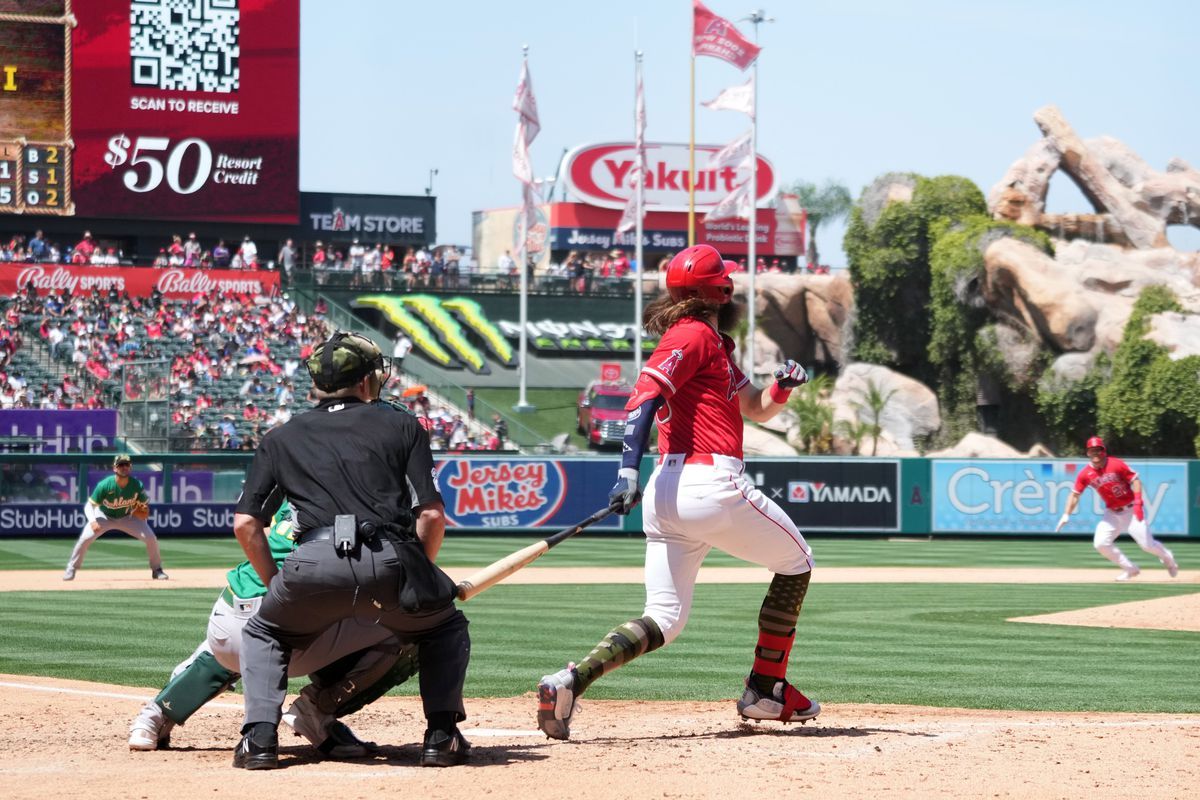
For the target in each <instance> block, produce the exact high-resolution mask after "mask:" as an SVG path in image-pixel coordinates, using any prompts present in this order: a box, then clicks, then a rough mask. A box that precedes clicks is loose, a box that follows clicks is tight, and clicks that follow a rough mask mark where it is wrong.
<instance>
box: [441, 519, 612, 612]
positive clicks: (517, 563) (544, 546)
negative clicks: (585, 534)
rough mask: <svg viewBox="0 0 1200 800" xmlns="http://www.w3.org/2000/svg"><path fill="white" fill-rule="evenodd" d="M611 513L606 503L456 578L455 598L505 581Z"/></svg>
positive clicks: (473, 593) (465, 597)
mask: <svg viewBox="0 0 1200 800" xmlns="http://www.w3.org/2000/svg"><path fill="white" fill-rule="evenodd" d="M613 513H614V512H613V510H612V509H611V508H608V507H607V506H605V507H604V508H602V509H600V510H599V511H596V512H595V513H594V514H592V515H591V516H589V517H588V518H587V519H585V520H583V521H582V522H577V523H575V524H574V525H572V526H571V527H569V528H563V529H562V530H561V531H559V532H558V533H556V534H554V535H552V536H547V537H546V538H545V539H542V540H541V541H540V542H534V543H533V544H531V545H529V546H528V547H523V548H521V549H520V550H518V551H517V552H515V553H512V554H510V555H507V556H505V557H504V558H502V559H500V560H499V561H496V562H494V563H492V564H489V565H487V566H486V567H484V568H483V569H481V570H479V571H478V572H475V573H473V574H471V575H469V576H468V577H467V578H465V579H464V580H462V581H459V584H458V587H457V589H458V599H459V600H464V601H465V600H470V599H471V598H472V597H474V596H475V595H477V594H479V593H480V592H482V591H483V590H484V589H488V588H490V587H492V586H495V585H496V584H497V583H499V582H500V581H502V580H504V579H505V578H507V577H508V576H509V575H512V574H513V573H514V572H516V571H517V570H519V569H521V568H522V567H527V566H529V565H530V564H532V563H533V562H534V561H537V560H538V559H539V558H541V557H542V555H543V554H544V553H545V552H546V551H547V550H549V549H550V548H551V547H554V545H556V544H558V543H559V542H562V541H566V540H567V539H570V538H571V537H572V536H574V535H575V534H577V533H579V532H580V531H581V530H583V529H584V528H586V527H588V526H589V525H594V524H595V523H597V522H599V521H600V520H602V519H606V518H607V517H608V516H609V515H610V514H613Z"/></svg>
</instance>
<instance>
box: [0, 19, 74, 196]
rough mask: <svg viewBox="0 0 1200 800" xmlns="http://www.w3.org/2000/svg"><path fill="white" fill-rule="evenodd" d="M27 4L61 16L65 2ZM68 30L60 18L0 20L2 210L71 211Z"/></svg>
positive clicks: (0, 176)
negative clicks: (66, 86)
mask: <svg viewBox="0 0 1200 800" xmlns="http://www.w3.org/2000/svg"><path fill="white" fill-rule="evenodd" d="M12 5H13V3H11V2H0V20H2V19H3V18H4V17H5V16H7V15H9V14H12V11H11V8H10V7H11V6H12ZM30 5H33V6H34V7H35V8H36V10H39V11H43V12H48V13H51V14H52V13H53V12H55V11H57V12H58V13H59V14H60V15H61V13H62V10H63V6H64V3H63V2H62V0H59V1H58V2H57V3H53V2H50V3H47V2H43V3H34V4H30ZM55 6H57V8H55ZM21 16H22V17H27V16H28V15H27V14H25V15H21ZM67 30H68V29H67V26H66V25H65V23H64V22H63V21H62V20H61V17H60V18H57V19H56V18H54V17H50V16H48V17H47V21H46V22H31V21H12V22H10V21H4V22H0V213H3V212H8V213H14V212H16V213H27V214H33V213H36V214H72V213H74V208H73V207H72V205H71V202H70V201H71V197H70V193H71V147H70V142H69V138H68V135H67V129H66V117H67V113H66V96H65V85H66V81H65V60H66V39H67Z"/></svg>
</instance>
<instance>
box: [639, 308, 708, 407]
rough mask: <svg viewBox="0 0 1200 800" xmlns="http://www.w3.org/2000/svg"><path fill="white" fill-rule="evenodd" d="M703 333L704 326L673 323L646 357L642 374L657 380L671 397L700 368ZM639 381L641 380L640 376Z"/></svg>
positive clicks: (667, 395) (665, 393) (664, 392)
mask: <svg viewBox="0 0 1200 800" xmlns="http://www.w3.org/2000/svg"><path fill="white" fill-rule="evenodd" d="M699 324H700V325H703V324H704V323H699ZM699 333H700V329H698V328H697V327H696V326H695V325H687V324H683V323H679V324H676V325H673V326H671V329H670V330H668V331H667V332H666V334H664V335H663V338H662V339H660V340H659V342H658V347H656V348H654V352H653V353H651V354H650V358H649V359H647V360H646V366H644V367H642V374H643V375H649V376H650V377H651V378H653V379H654V380H655V381H657V382H658V384H659V385H660V386H662V388H663V394H664V395H665V396H666V397H668V398H670V397H671V395H673V394H675V392H677V391H679V387H680V386H682V385H683V384H684V383H686V382H687V380H688V378H690V377H691V376H692V375H694V374H695V373H696V370H697V369H698V368H699V367H700V364H701V359H702V357H703V352H702V351H703V340H702V339H701V338H700V336H699ZM638 380H639V382H640V381H641V377H640V376H639V378H638Z"/></svg>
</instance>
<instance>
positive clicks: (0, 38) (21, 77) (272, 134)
mask: <svg viewBox="0 0 1200 800" xmlns="http://www.w3.org/2000/svg"><path fill="white" fill-rule="evenodd" d="M299 13H300V8H299V0H0V213H21V214H62V215H73V214H78V215H80V216H86V217H109V218H113V217H118V218H119V217H132V218H139V219H167V220H169V219H181V220H208V221H215V222H222V221H245V222H257V223H272V224H287V225H293V224H296V222H297V220H298V218H299V202H300V200H299V164H298V162H299V101H300V98H299V93H300V85H299V82H300V78H299V47H300V43H299V24H300V23H299Z"/></svg>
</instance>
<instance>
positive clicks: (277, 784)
mask: <svg viewBox="0 0 1200 800" xmlns="http://www.w3.org/2000/svg"><path fill="white" fill-rule="evenodd" d="M471 571H472V570H470V569H459V570H452V571H451V573H452V576H453V577H455V578H456V579H458V578H461V577H464V576H465V575H467V574H469V573H470V572H471ZM1157 572H1158V571H1153V572H1150V571H1148V572H1146V573H1143V574H1142V576H1139V579H1138V580H1139V582H1143V581H1154V582H1157V581H1160V580H1167V576H1166V574H1165V573H1163V574H1162V575H1158V574H1157ZM768 577H769V576H767V575H766V573H764V572H762V571H761V570H757V569H712V570H705V571H702V574H701V580H702V581H705V582H755V583H758V582H762V583H765V582H766V580H767V579H768ZM1112 577H1113V574H1112V571H1111V570H1096V569H1088V570H1057V569H1056V570H1027V569H994V570H976V569H969V570H947V569H928V570H921V569H853V570H852V569H839V568H825V569H822V570H821V578H822V580H823V581H826V582H830V583H834V582H836V583H849V582H916V581H920V580H925V581H936V582H988V583H1054V582H1064V583H1065V582H1088V583H1091V582H1101V581H1110V580H1112ZM641 578H642V575H641V570H640V569H623V570H614V569H551V568H539V569H527V570H523V571H521V572H520V573H518V574H517V575H516V576H514V580H512V581H511V582H527V583H534V582H536V583H561V582H603V583H621V582H625V583H640V582H641ZM223 582H224V570H173V571H172V573H171V580H170V581H167V582H163V581H152V580H150V579H149V576H148V574H146V571H145V570H130V571H103V570H92V571H88V570H84V571H81V572H80V573H79V575H78V577H77V578H76V579H75V580H74V581H72V582H70V583H64V582H63V581H62V580H61V579H60V575H59V574H58V573H48V572H45V571H41V572H4V573H0V589H2V590H8V591H16V590H25V591H39V590H41V591H45V590H56V591H58V590H65V591H87V590H94V589H144V588H152V589H156V590H169V589H172V588H212V587H216V586H220V585H221V584H222V583H223ZM1173 582H1176V583H1190V584H1200V573H1198V572H1195V571H1192V572H1186V573H1182V574H1181V575H1180V576H1179V577H1178V578H1176V579H1175V581H1173ZM1066 614H1067V615H1070V616H1066V615H1064V614H1055V615H1046V616H1045V617H1034V618H1023V619H1021V620H1019V621H1020V622H1043V621H1045V622H1052V623H1054V624H1085V625H1086V624H1100V625H1106V626H1122V627H1124V626H1128V627H1156V628H1167V629H1170V630H1192V631H1195V630H1200V591H1198V592H1197V593H1195V594H1186V595H1181V596H1179V597H1174V598H1160V599H1156V600H1150V601H1140V602H1134V603H1126V604H1121V605H1118V606H1104V607H1102V608H1098V609H1083V610H1079V611H1072V612H1066ZM155 691H156V690H155V689H151V688H148V687H139V688H130V687H121V686H105V685H100V684H92V683H84V682H78V681H63V680H55V679H48V678H30V677H26V676H17V675H0V730H3V731H5V732H7V733H8V736H6V748H5V754H4V758H3V759H2V760H0V797H3V798H6V800H7V799H10V798H11V799H12V800H24V799H25V798H29V800H44V798H45V797H47V796H48V795H49V796H54V797H60V798H87V800H95V798H108V797H114V798H115V797H121V798H158V797H169V798H171V800H200V798H211V797H214V796H227V795H229V794H230V793H232V794H233V795H234V796H256V795H263V794H268V793H269V794H270V795H277V796H284V797H290V798H320V800H334V799H335V798H337V799H338V800H340V798H366V797H373V796H378V795H379V793H381V792H387V793H393V794H399V795H402V796H405V797H420V798H440V797H447V798H449V797H454V798H455V799H456V800H462V798H464V797H466V796H470V795H475V794H479V795H486V796H494V797H521V798H529V799H531V800H536V798H563V797H573V796H580V795H586V794H597V795H599V796H601V797H603V798H605V800H616V798H651V797H663V798H701V797H724V798H728V797H733V796H737V795H742V796H747V795H748V793H749V794H752V795H753V796H755V797H760V796H766V797H769V796H775V795H777V794H778V795H782V794H783V793H784V792H788V793H794V792H804V793H806V794H807V795H809V796H819V797H823V798H840V797H848V798H849V797H854V798H861V797H888V796H898V797H921V798H927V797H947V798H949V797H953V798H960V797H1000V798H1009V797H1014V798H1015V797H1022V798H1075V797H1088V798H1127V797H1131V796H1141V797H1149V798H1155V799H1156V800H1157V799H1158V798H1183V797H1194V796H1195V795H1196V792H1197V784H1198V783H1200V714H1196V715H1191V714H1107V713H1049V712H1016V711H980V710H967V709H947V708H921V707H909V706H877V705H827V706H826V707H825V709H824V711H823V713H822V714H821V716H820V718H818V719H817V720H815V721H814V722H811V723H809V724H807V725H803V726H802V725H790V726H783V725H779V724H773V723H763V724H761V725H753V724H749V723H743V722H740V721H739V720H738V718H737V715H736V712H735V710H734V704H733V699H732V698H730V699H729V700H727V701H725V702H717V703H712V702H636V703H635V702H628V701H611V700H597V701H588V700H586V699H585V700H584V702H583V708H582V710H581V711H580V713H579V715H578V716H577V717H576V721H575V725H574V736H573V739H572V741H570V742H552V741H549V740H547V739H546V738H544V737H543V736H542V735H541V734H540V733H539V732H538V731H537V730H536V727H535V724H534V709H535V699H534V696H533V693H532V692H530V693H527V694H526V695H524V696H522V697H517V698H506V699H498V700H495V699H492V700H481V699H469V700H468V703H467V708H468V712H469V713H470V715H471V717H470V720H469V721H468V722H467V723H466V724H465V725H464V726H463V730H464V733H465V734H466V736H467V738H468V739H470V740H471V741H472V743H473V744H474V747H475V750H474V753H473V757H472V760H471V763H470V764H468V765H467V766H464V767H459V768H454V769H448V770H435V769H422V768H420V767H417V766H416V763H417V756H418V747H419V742H420V738H421V735H422V732H423V728H424V725H423V718H422V714H421V709H420V705H419V701H417V700H416V699H415V698H396V697H387V698H384V699H383V700H381V701H379V702H377V703H375V704H373V705H372V706H370V707H368V708H367V709H365V710H364V711H362V712H360V713H359V714H356V715H355V716H354V717H353V719H352V720H350V721H351V722H352V723H353V727H354V729H355V731H356V732H357V733H358V734H359V735H360V736H362V737H363V738H366V739H372V740H374V741H377V742H379V743H380V744H381V745H382V749H381V752H380V754H379V755H378V756H376V757H374V758H371V759H363V760H358V761H353V762H333V761H322V760H317V759H316V758H315V757H314V751H313V750H312V749H311V748H310V747H308V746H307V744H306V743H304V742H303V740H301V739H298V738H295V737H293V736H292V735H291V734H290V732H287V731H286V729H281V730H282V736H281V756H282V766H283V767H284V768H283V769H281V770H278V771H275V772H250V773H247V772H243V771H241V770H235V769H233V768H232V767H231V766H230V760H231V758H232V748H233V745H234V744H235V743H236V740H237V730H238V728H239V726H240V723H241V698H240V697H239V696H237V695H233V694H229V695H225V696H224V697H222V698H219V699H218V700H217V701H215V702H213V703H210V704H209V705H208V706H206V707H205V708H203V709H202V710H201V711H199V712H198V713H197V714H196V715H195V716H194V717H193V718H192V719H191V720H190V721H189V723H188V725H187V726H186V727H184V728H181V729H177V731H176V732H175V734H174V736H173V748H172V749H170V750H166V751H158V752H152V753H135V752H131V751H130V750H129V749H128V747H127V744H126V742H127V736H128V725H129V722H130V721H131V720H132V719H133V717H134V715H135V714H136V713H137V710H138V708H139V707H140V705H141V703H142V702H144V700H145V699H147V698H149V697H151V696H153V694H154V693H155Z"/></svg>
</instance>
